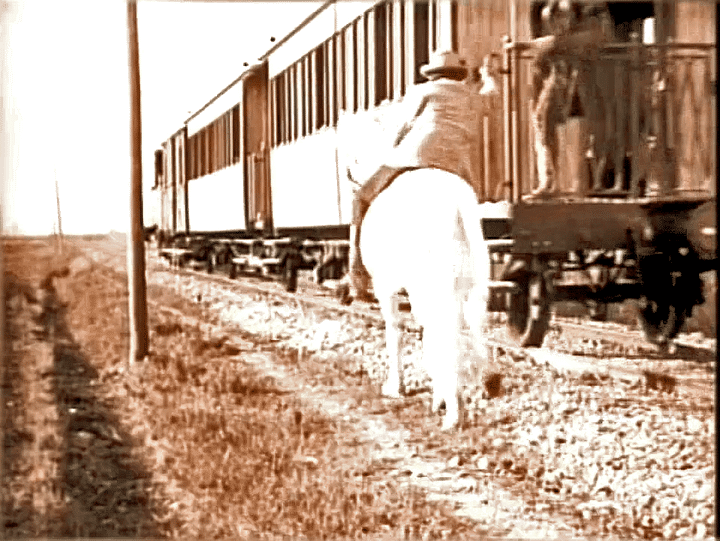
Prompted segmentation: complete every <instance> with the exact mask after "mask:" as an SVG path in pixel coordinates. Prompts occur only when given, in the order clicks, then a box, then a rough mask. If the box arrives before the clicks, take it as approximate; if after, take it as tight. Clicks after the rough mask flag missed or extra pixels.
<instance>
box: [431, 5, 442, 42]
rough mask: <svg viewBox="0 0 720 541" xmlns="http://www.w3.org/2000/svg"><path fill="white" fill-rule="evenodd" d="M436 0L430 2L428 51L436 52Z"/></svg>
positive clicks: (437, 22) (437, 23)
mask: <svg viewBox="0 0 720 541" xmlns="http://www.w3.org/2000/svg"><path fill="white" fill-rule="evenodd" d="M437 1H438V0H430V49H431V50H432V51H436V50H437V48H438V42H437V36H438V25H439V23H440V21H439V20H438V9H437V8H438V6H437Z"/></svg>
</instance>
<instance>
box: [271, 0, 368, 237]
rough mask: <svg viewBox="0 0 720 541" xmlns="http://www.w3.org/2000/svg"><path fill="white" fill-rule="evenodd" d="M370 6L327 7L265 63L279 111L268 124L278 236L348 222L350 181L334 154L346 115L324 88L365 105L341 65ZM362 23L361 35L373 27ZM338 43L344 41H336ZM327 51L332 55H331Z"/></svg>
mask: <svg viewBox="0 0 720 541" xmlns="http://www.w3.org/2000/svg"><path fill="white" fill-rule="evenodd" d="M371 5H372V3H370V2H357V3H356V2H352V3H340V4H337V5H334V4H333V5H330V4H328V5H326V6H325V8H324V9H321V10H319V12H318V13H317V14H316V16H315V17H313V18H311V19H310V20H308V21H306V22H305V23H304V24H303V25H302V26H301V27H299V28H298V29H296V31H295V32H293V33H292V34H291V35H290V36H288V37H287V38H286V39H284V40H282V41H281V42H280V43H278V44H277V45H276V46H275V47H274V48H273V49H271V50H270V51H269V52H268V53H267V55H266V57H265V58H267V61H268V69H269V72H268V73H269V78H270V81H271V83H270V84H271V87H272V88H273V89H274V92H275V102H276V103H277V107H276V108H271V111H272V110H274V111H275V114H274V115H273V118H272V121H271V122H272V123H273V130H274V133H276V134H277V136H276V137H275V138H274V139H273V144H272V149H271V151H270V168H271V170H272V177H271V186H272V212H273V218H274V226H275V228H276V229H289V228H295V229H297V228H307V227H315V228H320V229H321V228H323V227H325V226H332V227H336V226H338V225H341V224H347V223H348V222H349V219H350V214H349V210H350V202H351V193H348V192H347V191H346V190H347V185H348V184H349V182H348V181H347V180H346V179H345V178H344V168H342V167H340V169H339V168H338V160H340V161H342V157H339V156H338V152H340V153H342V149H340V150H339V149H338V140H339V139H341V136H338V131H339V129H340V128H339V126H340V125H341V124H342V117H343V113H342V112H337V110H336V108H337V107H338V103H337V102H336V101H333V103H332V104H331V103H330V93H329V92H327V90H326V89H328V88H329V87H330V86H332V87H333V88H334V89H335V90H334V92H335V93H337V92H340V91H341V90H342V89H348V88H353V90H354V91H355V94H354V95H353V96H352V97H351V98H350V100H349V101H352V102H353V105H355V102H356V101H357V100H356V98H360V102H362V100H363V99H364V98H363V96H365V94H361V93H359V92H357V90H358V88H357V84H355V79H354V76H355V72H352V73H348V72H343V71H342V67H341V64H342V63H343V60H344V62H345V63H348V62H349V61H350V59H352V58H354V57H355V56H356V55H355V53H356V52H357V51H356V50H354V49H353V48H352V44H351V42H349V41H348V39H349V37H350V36H355V35H357V36H363V35H364V34H362V32H360V31H359V30H357V28H358V24H357V23H358V19H357V17H358V15H361V14H362V13H363V12H364V11H365V10H367V9H368V7H370V6H371ZM353 18H356V22H355V24H353V26H352V29H353V30H352V31H350V32H348V31H347V30H345V31H344V32H342V33H340V34H339V35H338V37H334V34H335V32H336V29H337V30H340V29H341V28H342V27H343V26H346V25H348V23H350V24H352V23H351V21H352V19H353ZM359 23H360V24H359V26H360V27H361V28H362V29H363V30H364V29H365V27H366V26H367V28H368V29H370V27H371V25H370V24H369V21H368V22H367V23H365V22H363V21H362V20H360V21H359ZM352 32H354V33H352ZM369 35H370V32H369V31H368V37H369ZM343 37H345V38H346V39H345V40H343V41H340V40H342V38H343ZM329 51H333V54H332V55H330V54H328V53H329ZM330 60H331V61H332V63H331V62H330ZM363 64H364V63H363ZM353 67H354V68H355V69H357V68H359V67H360V66H358V65H354V66H353ZM340 74H342V78H341V77H340ZM365 86H367V85H365ZM338 89H340V90H338ZM364 90H365V88H364V87H363V91H364ZM367 99H370V93H367ZM331 105H332V107H331ZM358 105H361V103H360V104H358ZM326 111H331V112H332V114H330V115H328V114H327V113H326ZM338 117H340V119H338ZM339 171H340V175H339Z"/></svg>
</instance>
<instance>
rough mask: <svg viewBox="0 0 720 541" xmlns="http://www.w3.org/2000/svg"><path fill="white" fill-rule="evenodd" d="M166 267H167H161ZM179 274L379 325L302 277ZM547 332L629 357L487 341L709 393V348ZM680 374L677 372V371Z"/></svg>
mask: <svg viewBox="0 0 720 541" xmlns="http://www.w3.org/2000/svg"><path fill="white" fill-rule="evenodd" d="M166 267H167V266H166ZM175 272H178V274H180V275H183V274H187V275H192V276H195V277H200V278H202V279H204V280H210V281H213V282H215V283H218V284H221V285H224V286H230V287H232V288H233V289H235V290H237V289H238V288H239V289H240V290H243V291H246V292H252V293H255V294H260V295H265V296H268V297H275V298H277V299H279V300H281V301H282V302H285V303H289V304H300V305H304V306H306V307H315V308H322V309H324V310H328V311H331V312H335V313H340V314H347V315H351V316H354V317H359V318H362V319H365V320H367V321H370V322H372V323H374V324H376V325H383V324H384V322H383V319H382V317H381V315H380V313H379V310H378V309H377V307H376V306H375V305H372V304H368V303H363V302H359V303H358V302H356V303H353V304H352V305H350V306H344V305H342V304H340V303H339V302H338V300H337V299H336V298H335V297H334V296H333V294H332V291H331V290H328V289H323V288H321V287H319V286H317V285H316V284H313V283H312V282H309V281H305V280H303V281H302V282H301V284H300V287H301V292H300V293H297V292H296V293H288V292H286V291H285V290H284V288H283V286H282V285H281V284H279V283H277V282H272V281H263V280H262V279H260V278H257V277H253V276H247V277H244V278H246V279H243V280H242V281H238V280H237V279H235V280H232V279H230V278H229V277H227V276H225V275H223V274H207V273H205V272H203V271H197V270H191V269H176V270H175ZM404 326H405V329H406V330H409V331H419V330H420V329H419V327H418V326H417V324H416V323H415V321H414V320H413V319H412V317H411V316H410V314H407V316H406V318H405V320H404ZM552 329H553V330H552V332H555V333H557V332H558V330H560V331H559V332H560V334H561V335H570V336H571V337H572V338H573V339H574V340H576V341H577V340H585V341H588V342H592V341H603V342H610V343H612V344H614V345H616V346H623V347H621V348H619V349H620V350H622V349H625V350H627V348H628V347H632V348H633V349H634V350H635V352H634V353H633V354H632V355H627V354H615V355H609V356H608V355H603V354H597V353H594V354H571V353H564V352H562V351H558V350H557V349H556V348H553V347H538V348H520V347H517V346H515V345H513V344H512V343H510V342H509V341H508V340H507V338H506V337H503V336H502V335H503V334H504V333H502V332H497V331H498V329H497V328H496V329H495V332H493V335H494V336H493V338H492V339H490V340H489V344H490V345H491V346H493V347H495V348H499V349H500V350H502V351H505V352H509V353H511V354H513V355H515V356H520V355H525V356H529V357H532V358H533V359H534V360H535V361H536V362H538V363H541V364H545V365H547V366H549V367H552V368H553V369H555V370H557V371H561V372H569V373H579V374H582V373H595V374H599V375H603V376H610V377H612V378H615V379H621V380H625V381H628V380H634V381H641V382H644V383H645V384H647V385H648V386H649V387H656V388H659V389H664V390H668V391H669V390H672V389H676V388H685V389H687V390H692V391H693V392H703V393H704V392H707V393H711V392H713V388H714V362H715V351H714V350H713V349H710V348H704V347H700V346H694V345H680V346H679V347H677V348H676V350H675V351H674V352H673V353H672V354H670V353H667V352H661V351H657V350H656V349H655V348H653V347H652V346H651V345H650V344H646V343H644V339H643V337H642V334H641V333H640V332H638V331H633V330H629V329H625V330H621V329H619V328H618V329H615V328H608V327H607V326H606V325H602V324H596V323H592V324H582V325H581V324H578V323H576V322H574V321H572V320H571V319H569V318H562V317H555V318H554V319H553V323H552ZM680 371H681V372H682V373H679V372H680Z"/></svg>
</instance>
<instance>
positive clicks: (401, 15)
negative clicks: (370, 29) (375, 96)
mask: <svg viewBox="0 0 720 541" xmlns="http://www.w3.org/2000/svg"><path fill="white" fill-rule="evenodd" d="M398 7H399V9H398V14H397V21H398V23H397V26H398V35H399V39H398V44H399V47H398V59H399V60H400V62H398V64H397V71H398V72H399V77H398V80H399V83H400V88H399V90H400V96H401V97H402V96H404V95H405V90H406V86H407V85H406V78H405V65H406V56H405V54H406V50H407V47H406V44H405V27H406V24H407V22H406V21H405V2H404V0H400V1H399V3H398Z"/></svg>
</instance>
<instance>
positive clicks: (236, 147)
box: [232, 105, 240, 163]
mask: <svg viewBox="0 0 720 541" xmlns="http://www.w3.org/2000/svg"><path fill="white" fill-rule="evenodd" d="M232 131H233V150H232V153H233V163H238V162H239V161H240V105H236V106H235V107H233V109H232Z"/></svg>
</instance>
